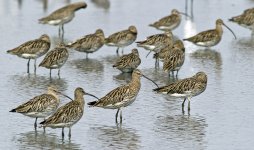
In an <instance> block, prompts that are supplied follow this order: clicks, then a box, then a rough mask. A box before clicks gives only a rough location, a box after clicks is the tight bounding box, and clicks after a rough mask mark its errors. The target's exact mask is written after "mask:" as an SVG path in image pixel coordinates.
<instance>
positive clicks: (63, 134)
mask: <svg viewBox="0 0 254 150" xmlns="http://www.w3.org/2000/svg"><path fill="white" fill-rule="evenodd" d="M62 138H64V128H62Z"/></svg>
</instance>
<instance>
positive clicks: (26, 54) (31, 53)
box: [7, 34, 50, 73]
mask: <svg viewBox="0 0 254 150" xmlns="http://www.w3.org/2000/svg"><path fill="white" fill-rule="evenodd" d="M49 48H50V38H49V36H48V35H47V34H43V35H42V36H41V37H40V38H38V39H35V40H31V41H27V42H25V43H23V44H21V45H20V46H18V47H16V48H14V49H11V50H8V51H7V53H9V54H12V55H17V56H18V57H21V58H25V59H28V62H27V73H29V72H30V71H29V63H30V59H34V72H36V60H37V58H39V57H41V56H42V55H44V54H46V53H47V52H48V50H49Z"/></svg>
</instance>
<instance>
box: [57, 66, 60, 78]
mask: <svg viewBox="0 0 254 150" xmlns="http://www.w3.org/2000/svg"><path fill="white" fill-rule="evenodd" d="M57 75H58V77H59V78H60V68H59V69H58V73H57Z"/></svg>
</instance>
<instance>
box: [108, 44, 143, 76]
mask: <svg viewBox="0 0 254 150" xmlns="http://www.w3.org/2000/svg"><path fill="white" fill-rule="evenodd" d="M140 63H141V59H140V58H139V53H138V50H137V49H136V48H134V49H132V51H131V53H130V54H127V55H123V56H121V57H120V58H119V59H118V60H117V62H116V63H115V64H114V65H113V67H116V68H117V69H119V70H121V71H122V72H132V71H133V70H134V69H136V68H137V67H138V66H139V65H140Z"/></svg>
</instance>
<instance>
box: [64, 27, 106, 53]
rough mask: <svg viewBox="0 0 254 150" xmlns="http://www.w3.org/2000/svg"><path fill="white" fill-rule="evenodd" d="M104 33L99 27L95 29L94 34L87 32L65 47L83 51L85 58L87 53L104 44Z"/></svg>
mask: <svg viewBox="0 0 254 150" xmlns="http://www.w3.org/2000/svg"><path fill="white" fill-rule="evenodd" d="M104 40H105V37H104V33H103V31H102V30H101V29H97V30H96V32H95V33H94V34H88V35H85V36H84V37H82V38H80V39H78V40H76V41H75V42H73V43H69V44H68V45H67V46H66V47H67V48H72V49H75V50H76V51H79V52H85V53H86V58H87V57H88V53H93V52H96V51H97V50H99V49H100V48H101V47H102V46H103V45H104Z"/></svg>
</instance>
